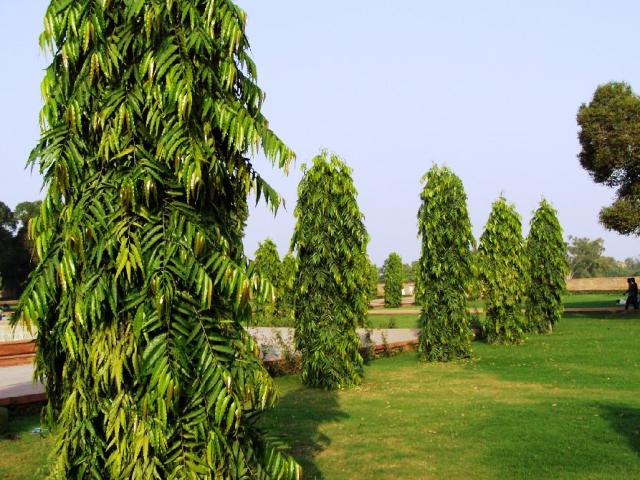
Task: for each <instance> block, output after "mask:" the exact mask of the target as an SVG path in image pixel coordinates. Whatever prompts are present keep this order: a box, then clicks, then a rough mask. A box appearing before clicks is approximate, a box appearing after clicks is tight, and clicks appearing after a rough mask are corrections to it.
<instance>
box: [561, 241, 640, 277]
mask: <svg viewBox="0 0 640 480" xmlns="http://www.w3.org/2000/svg"><path fill="white" fill-rule="evenodd" d="M604 251H605V248H604V240H603V239H602V238H596V239H593V240H592V239H590V238H586V237H573V236H569V243H568V245H567V253H568V258H569V270H570V274H571V276H572V277H573V278H591V277H616V276H623V275H630V274H632V273H633V272H634V269H633V268H631V269H630V268H628V267H627V265H623V264H621V262H618V261H617V260H616V259H615V258H613V257H608V256H605V255H603V254H604Z"/></svg>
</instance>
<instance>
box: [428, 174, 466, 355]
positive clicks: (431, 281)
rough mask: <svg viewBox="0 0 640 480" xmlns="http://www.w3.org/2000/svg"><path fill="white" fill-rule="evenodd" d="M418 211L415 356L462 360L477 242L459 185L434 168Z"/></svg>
mask: <svg viewBox="0 0 640 480" xmlns="http://www.w3.org/2000/svg"><path fill="white" fill-rule="evenodd" d="M423 182H424V188H423V190H422V193H421V195H420V198H421V200H422V204H421V206H420V210H419V212H418V232H419V235H420V237H421V238H422V250H421V255H420V260H419V265H420V266H419V268H418V272H419V275H420V279H419V281H418V285H419V288H420V290H419V291H418V292H417V293H416V300H417V302H418V304H419V305H420V306H421V314H420V329H421V330H420V343H419V345H418V355H419V357H420V358H421V359H422V360H426V361H448V360H454V359H456V358H465V357H468V356H469V355H470V352H471V337H472V334H471V330H470V329H469V320H470V318H469V314H468V312H467V294H468V292H469V287H470V286H471V278H472V274H473V272H472V266H471V249H472V247H473V245H474V243H475V240H474V238H473V234H472V232H471V221H470V220H469V213H468V211H467V194H466V193H465V191H464V186H463V185H462V181H461V180H460V178H458V177H457V176H456V175H455V174H454V173H453V172H452V171H451V170H449V169H448V168H446V167H439V166H437V165H435V166H434V167H433V168H431V170H429V172H427V174H426V175H425V177H424V178H423Z"/></svg>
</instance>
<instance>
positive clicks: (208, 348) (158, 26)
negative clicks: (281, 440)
mask: <svg viewBox="0 0 640 480" xmlns="http://www.w3.org/2000/svg"><path fill="white" fill-rule="evenodd" d="M44 23H45V32H44V33H43V35H42V38H41V43H42V44H43V46H47V47H48V48H49V49H50V51H51V53H52V56H53V58H52V62H51V65H50V66H49V67H48V68H47V70H46V73H45V78H44V80H43V82H42V93H43V96H44V100H45V104H44V107H43V109H42V114H41V121H42V137H41V140H40V143H39V144H38V146H37V147H36V148H35V149H34V151H33V154H32V158H31V162H33V164H35V165H36V166H37V167H39V169H40V171H41V172H42V174H43V176H44V181H45V187H46V188H47V194H46V198H45V200H44V202H43V204H42V208H41V212H40V215H39V218H37V219H36V220H35V221H34V222H33V225H32V232H31V233H32V236H33V238H34V243H35V248H36V252H37V255H38V259H39V265H38V266H37V268H36V270H35V272H34V274H33V275H32V277H31V280H30V283H29V285H28V288H27V289H26V291H25V293H24V296H23V298H22V302H21V313H22V317H23V318H24V319H26V320H29V321H31V322H33V323H34V324H35V326H36V327H37V330H38V338H37V344H38V357H37V374H38V377H39V378H40V379H41V380H42V381H43V382H45V384H46V387H47V393H48V398H49V413H50V414H51V415H50V416H51V418H53V419H55V420H57V423H58V429H57V430H56V432H57V439H56V446H55V453H54V455H55V457H54V458H55V459H56V461H55V464H54V466H53V468H52V471H51V477H52V478H56V479H57V478H61V479H68V478H86V477H89V476H91V477H95V478H135V479H148V478H213V477H215V478H247V477H255V478H295V477H296V476H298V475H299V468H298V466H297V465H296V463H295V462H294V461H293V460H291V459H290V458H289V457H287V456H284V455H282V454H281V453H279V452H278V450H276V449H274V448H273V447H272V446H271V445H270V444H269V442H267V441H266V440H265V437H264V436H263V434H262V433H261V431H260V430H259V429H258V428H257V427H256V418H257V415H258V414H259V412H261V411H263V410H265V409H266V408H268V407H270V406H271V405H273V404H274V402H275V401H276V393H275V390H274V386H273V383H272V381H271V379H270V377H269V375H268V374H267V373H266V371H265V370H264V368H263V366H262V364H261V362H260V360H259V359H258V358H257V348H256V345H255V342H254V341H253V340H252V339H251V338H250V337H249V336H248V335H247V334H246V333H245V332H244V330H243V328H242V327H241V322H243V321H245V320H246V319H247V318H248V317H249V316H250V315H251V311H250V308H249V300H250V298H251V296H252V295H256V294H257V295H260V294H264V292H259V291H258V290H259V288H258V287H259V285H260V284H261V282H260V279H259V278H258V277H257V276H255V275H253V274H252V272H251V270H248V269H247V261H246V258H245V256H244V254H243V250H242V243H241V239H242V235H243V227H244V223H245V220H246V217H247V195H248V193H249V192H250V191H251V190H254V191H255V192H256V194H257V196H258V197H260V196H264V197H265V198H266V199H267V201H268V202H270V204H271V205H272V206H274V207H276V206H277V204H278V197H277V195H276V194H275V192H274V191H273V190H272V189H271V188H270V187H269V186H268V185H267V184H266V183H265V182H264V181H263V180H262V179H261V178H260V176H259V175H258V173H257V172H256V171H255V170H254V168H253V165H252V164H251V162H250V161H249V159H248V158H247V155H249V154H251V153H253V152H257V151H259V150H261V151H262V152H264V154H265V155H266V156H267V158H269V159H271V161H273V162H274V163H276V164H277V165H279V166H280V167H282V168H286V167H287V166H288V165H289V163H290V161H291V160H292V158H293V153H292V152H291V150H289V149H288V148H287V147H286V146H285V145H284V144H283V143H282V142H281V141H280V140H279V139H278V137H277V136H276V135H274V133H273V132H272V131H271V130H269V127H268V124H267V120H266V119H265V118H264V116H263V115H262V113H261V111H260V109H261V105H262V101H263V98H264V95H263V93H262V91H261V90H260V89H259V88H258V86H257V84H256V80H255V79H256V70H255V66H254V64H253V62H252V60H251V59H250V58H249V56H248V54H247V51H248V43H247V39H246V38H245V34H244V30H245V14H244V12H243V11H242V10H240V9H239V8H238V7H237V6H236V5H235V4H234V3H233V2H231V1H228V0H215V1H214V0H171V1H166V2H149V1H146V2H145V1H135V0H132V1H125V2H115V1H112V0H105V1H100V2H97V1H93V0H76V1H68V0H53V1H52V2H51V4H50V6H49V7H48V9H47V12H46V17H45V22H44Z"/></svg>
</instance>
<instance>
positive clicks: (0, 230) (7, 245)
mask: <svg viewBox="0 0 640 480" xmlns="http://www.w3.org/2000/svg"><path fill="white" fill-rule="evenodd" d="M41 204H42V202H41V201H39V200H38V201H35V202H21V203H19V204H18V205H16V208H15V210H14V211H11V209H10V208H9V207H8V206H7V205H5V204H4V203H2V202H0V245H1V246H2V248H0V280H1V283H0V290H1V289H2V288H4V289H5V293H6V294H7V295H8V296H10V297H13V298H15V297H14V296H17V295H18V294H19V293H20V292H21V291H22V288H23V287H24V285H25V283H26V281H27V277H28V276H29V273H30V272H31V271H32V270H33V268H34V262H33V255H32V250H33V244H32V242H31V240H30V239H29V235H28V230H29V222H30V220H31V219H32V218H35V217H36V216H37V215H38V212H39V210H40V205H41Z"/></svg>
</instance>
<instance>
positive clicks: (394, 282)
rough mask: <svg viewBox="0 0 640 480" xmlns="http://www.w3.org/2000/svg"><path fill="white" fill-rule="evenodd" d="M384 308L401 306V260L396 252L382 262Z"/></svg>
mask: <svg viewBox="0 0 640 480" xmlns="http://www.w3.org/2000/svg"><path fill="white" fill-rule="evenodd" d="M383 270H384V306H385V307H387V308H398V307H399V306H400V305H401V304H402V258H401V257H400V255H398V254H397V253H396V252H393V253H391V254H389V256H388V257H387V259H386V260H385V262H384V266H383Z"/></svg>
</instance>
